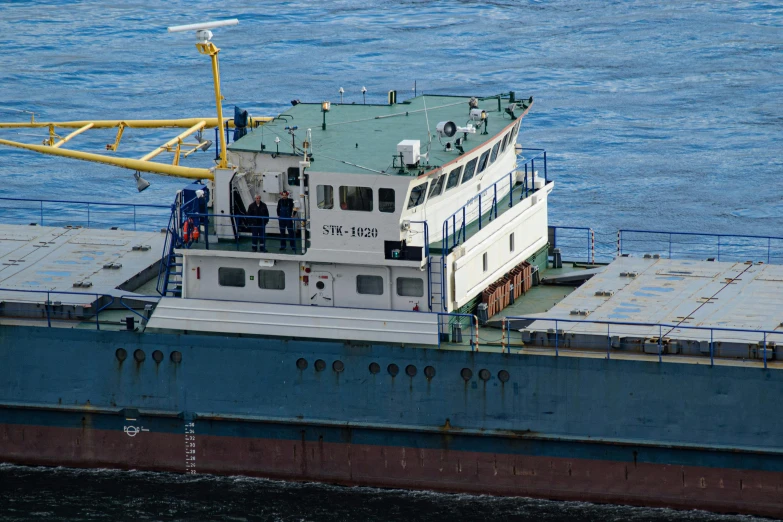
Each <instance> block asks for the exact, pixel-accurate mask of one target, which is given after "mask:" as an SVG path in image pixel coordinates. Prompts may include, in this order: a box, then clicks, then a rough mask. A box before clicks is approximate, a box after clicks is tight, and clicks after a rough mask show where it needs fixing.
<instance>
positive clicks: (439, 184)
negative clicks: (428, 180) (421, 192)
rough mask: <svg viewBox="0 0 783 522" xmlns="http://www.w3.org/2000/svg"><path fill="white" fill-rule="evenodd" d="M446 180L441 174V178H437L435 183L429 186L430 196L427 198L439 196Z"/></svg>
mask: <svg viewBox="0 0 783 522" xmlns="http://www.w3.org/2000/svg"><path fill="white" fill-rule="evenodd" d="M445 180H446V175H445V174H443V175H442V176H441V177H439V178H438V180H437V181H435V182H434V183H433V184H432V185H430V195H429V198H430V199H432V198H436V197H438V196H440V193H441V192H443V182H444V181H445Z"/></svg>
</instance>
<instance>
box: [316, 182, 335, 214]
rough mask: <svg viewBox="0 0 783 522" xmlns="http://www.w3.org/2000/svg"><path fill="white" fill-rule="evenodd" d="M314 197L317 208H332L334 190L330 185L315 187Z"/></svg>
mask: <svg viewBox="0 0 783 522" xmlns="http://www.w3.org/2000/svg"><path fill="white" fill-rule="evenodd" d="M315 195H316V199H317V200H318V208H321V209H330V208H334V189H333V188H332V187H331V185H318V186H317V187H315Z"/></svg>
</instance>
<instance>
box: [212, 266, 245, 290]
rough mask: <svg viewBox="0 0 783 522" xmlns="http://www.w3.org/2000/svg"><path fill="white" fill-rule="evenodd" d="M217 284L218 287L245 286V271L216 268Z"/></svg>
mask: <svg viewBox="0 0 783 522" xmlns="http://www.w3.org/2000/svg"><path fill="white" fill-rule="evenodd" d="M218 284H219V285H220V286H236V287H243V286H245V271H244V269H242V268H228V267H225V266H221V267H220V268H218Z"/></svg>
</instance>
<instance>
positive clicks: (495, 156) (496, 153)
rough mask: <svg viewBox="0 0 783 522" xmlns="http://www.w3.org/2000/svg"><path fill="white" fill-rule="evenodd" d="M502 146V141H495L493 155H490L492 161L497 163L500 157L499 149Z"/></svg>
mask: <svg viewBox="0 0 783 522" xmlns="http://www.w3.org/2000/svg"><path fill="white" fill-rule="evenodd" d="M499 148H500V142H497V143H495V146H494V147H492V155H491V156H490V157H489V162H490V163H495V160H496V159H497V157H498V149H499Z"/></svg>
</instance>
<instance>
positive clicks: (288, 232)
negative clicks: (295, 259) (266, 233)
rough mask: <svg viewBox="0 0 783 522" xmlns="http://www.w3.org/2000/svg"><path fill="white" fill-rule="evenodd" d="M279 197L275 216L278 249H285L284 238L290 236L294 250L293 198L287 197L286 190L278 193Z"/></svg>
mask: <svg viewBox="0 0 783 522" xmlns="http://www.w3.org/2000/svg"><path fill="white" fill-rule="evenodd" d="M280 196H281V198H280V199H279V200H278V201H277V217H278V218H280V219H279V223H280V250H281V251H285V239H286V238H290V243H291V249H292V250H293V251H294V252H296V236H295V234H294V230H295V229H296V227H295V226H294V220H293V218H295V217H296V209H295V208H294V200H293V199H291V198H289V197H288V192H287V191H285V190H284V191H283V192H281V193H280Z"/></svg>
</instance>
